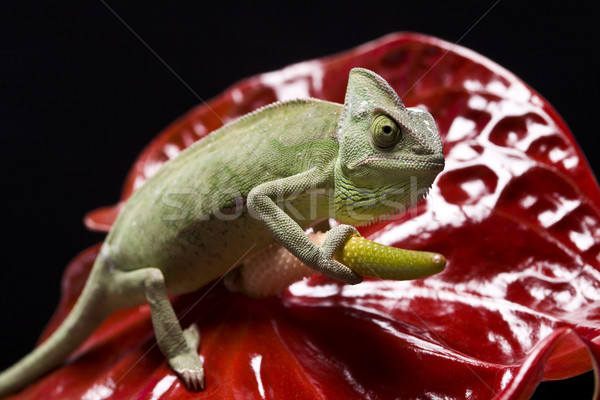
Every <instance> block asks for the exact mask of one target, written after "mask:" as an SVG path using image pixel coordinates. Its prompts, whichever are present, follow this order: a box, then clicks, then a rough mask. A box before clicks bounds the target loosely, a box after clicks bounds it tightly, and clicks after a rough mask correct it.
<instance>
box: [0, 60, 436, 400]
mask: <svg viewBox="0 0 600 400" xmlns="http://www.w3.org/2000/svg"><path fill="white" fill-rule="evenodd" d="M443 166H444V158H443V153H442V145H441V141H440V137H439V134H438V132H437V128H436V126H435V123H434V121H433V119H432V117H431V115H429V114H428V113H427V112H426V111H424V110H420V109H410V108H409V109H407V108H405V107H404V105H403V104H402V102H401V101H400V99H399V98H398V96H397V94H396V93H395V92H394V91H393V89H391V87H390V86H389V85H388V84H387V82H385V81H384V80H383V79H382V78H381V77H379V76H378V75H376V74H374V73H372V72H371V71H368V70H364V69H354V70H352V71H351V73H350V77H349V82H348V90H347V92H346V99H345V102H344V105H343V106H342V105H340V104H334V103H330V102H325V101H320V100H315V99H307V100H297V101H289V102H283V103H275V104H274V105H271V106H267V107H265V108H263V109H260V110H258V111H256V112H253V113H251V114H249V115H247V116H245V117H242V118H241V119H239V120H238V121H235V122H233V123H230V124H228V125H226V126H224V127H223V128H221V129H219V130H218V131H216V132H214V133H212V134H211V135H209V136H208V137H206V138H205V139H202V140H200V141H199V142H198V143H196V144H194V145H192V146H191V147H190V148H188V149H187V150H185V151H184V152H182V153H181V154H180V155H179V156H177V157H176V158H175V159H173V160H171V161H169V162H167V163H166V164H165V165H164V166H162V167H161V169H160V170H159V171H158V172H157V173H156V174H155V175H154V176H153V177H152V178H150V179H149V180H148V181H146V183H145V184H144V185H143V186H142V187H141V188H139V189H138V190H137V191H136V192H135V193H134V194H133V195H132V196H131V198H130V199H129V200H128V202H127V205H126V206H125V208H124V209H123V210H122V211H121V213H120V214H119V216H118V218H117V220H116V221H115V224H114V225H113V227H112V229H111V231H110V233H109V234H108V237H107V239H106V241H105V243H104V245H103V246H102V249H101V251H100V254H99V256H98V258H97V260H96V262H95V263H94V266H93V269H92V272H91V274H90V278H89V279H88V282H87V284H86V286H85V288H84V290H83V292H82V294H81V296H80V298H79V299H78V301H77V303H76V305H75V307H74V309H73V311H72V312H71V313H70V314H69V316H68V317H67V319H66V320H65V321H64V322H63V324H62V325H61V326H60V327H59V328H58V329H57V330H56V332H54V334H53V335H52V336H51V337H50V338H49V339H48V340H47V341H45V342H44V343H43V344H42V345H40V346H39V347H38V348H37V349H35V350H34V351H33V352H32V353H30V354H28V355H27V356H25V357H24V358H23V359H22V360H21V361H19V362H18V363H17V364H15V365H13V366H12V367H10V368H9V369H7V370H6V371H4V372H3V373H2V374H0V396H4V395H6V394H8V393H12V392H14V391H16V390H19V389H20V388H22V387H24V386H25V385H27V384H28V383H29V382H32V381H34V380H35V379H37V378H38V377H39V376H41V375H43V374H45V373H46V372H48V371H49V370H51V369H52V368H54V367H56V366H57V365H59V364H60V363H62V362H63V361H64V360H65V359H66V358H67V356H68V355H69V354H70V353H71V352H72V351H73V350H74V349H75V348H76V347H77V346H78V345H79V344H81V343H82V342H83V341H84V340H85V339H86V338H87V336H89V335H90V334H91V333H92V332H93V331H94V329H95V328H96V327H97V326H98V325H99V324H100V323H101V322H102V320H103V319H104V318H106V317H107V316H108V315H109V314H110V313H112V312H113V311H114V310H116V309H118V308H124V307H129V306H133V305H137V304H141V303H143V302H148V303H149V305H150V310H151V313H152V323H153V326H154V331H155V333H156V337H157V342H158V346H159V348H160V349H161V351H162V352H163V354H164V355H165V356H166V357H167V359H168V361H169V365H170V366H171V367H172V368H173V370H174V372H175V373H176V374H177V375H178V376H179V377H180V378H181V379H182V380H183V381H184V383H185V385H186V386H187V387H188V388H189V389H191V390H198V389H201V388H202V387H204V371H203V367H202V364H201V362H200V358H199V357H198V349H197V346H198V345H199V339H198V340H192V339H193V338H195V337H198V335H196V333H195V332H196V328H195V327H194V326H192V327H190V328H188V329H187V330H185V331H184V330H183V329H182V328H181V326H180V325H179V322H178V320H177V317H176V315H175V312H174V311H173V308H172V306H171V304H170V303H169V300H168V297H167V295H168V294H180V293H187V292H190V291H194V290H196V289H198V288H200V287H202V286H203V285H205V284H206V283H208V282H210V281H212V280H214V279H215V278H218V277H219V276H221V275H223V274H224V273H225V272H227V271H228V270H229V269H231V268H232V267H234V266H236V265H237V264H240V263H241V262H242V261H243V260H244V259H245V258H247V257H248V256H250V255H252V254H255V253H256V252H258V251H260V250H261V249H264V248H265V247H267V246H268V245H269V244H271V243H273V242H275V241H277V242H279V243H280V244H281V245H283V246H284V247H285V248H286V249H287V250H289V251H290V252H291V253H292V254H293V255H294V256H296V257H297V258H298V259H300V260H301V261H302V262H303V263H304V264H306V265H307V266H309V267H311V268H312V269H314V270H315V271H319V272H322V273H324V274H326V275H328V276H331V277H333V278H335V279H338V280H340V281H343V282H346V283H350V284H355V283H358V282H360V281H361V280H362V277H361V276H360V275H359V274H357V273H356V272H354V271H352V270H351V269H350V268H348V267H347V266H345V265H343V264H341V263H340V262H338V261H336V260H334V258H333V257H334V254H335V252H336V251H337V250H338V248H339V247H340V246H341V245H342V244H343V243H345V242H346V240H347V239H348V238H349V237H350V236H351V235H353V234H354V233H355V232H356V230H355V229H354V228H353V227H352V226H350V225H340V226H338V227H336V228H335V229H332V230H331V231H330V232H329V233H328V235H327V237H326V238H325V242H324V243H323V245H322V246H317V245H315V244H313V243H312V242H311V241H310V240H308V239H307V237H306V235H305V234H304V229H305V228H307V227H308V226H310V225H312V224H313V223H315V222H317V221H319V220H322V219H324V218H329V217H332V218H335V219H337V220H339V221H340V222H342V223H343V224H352V225H358V224H364V223H369V222H372V221H374V220H377V219H379V218H382V217H386V216H387V215H393V214H396V213H398V212H400V211H402V210H403V209H404V208H406V207H407V206H410V205H412V204H414V203H416V202H417V201H418V200H419V199H420V198H421V197H423V196H424V194H425V192H426V190H427V189H428V188H429V187H430V185H431V184H432V182H433V180H434V179H435V177H436V176H437V174H438V173H439V172H440V171H441V170H442V169H443ZM282 202H283V203H284V204H283V205H284V207H283V209H282V208H280V207H278V205H277V203H282Z"/></svg>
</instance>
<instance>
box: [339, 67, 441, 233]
mask: <svg viewBox="0 0 600 400" xmlns="http://www.w3.org/2000/svg"><path fill="white" fill-rule="evenodd" d="M336 134H337V138H338V141H339V146H340V150H339V156H338V159H337V162H336V167H335V217H336V219H338V220H339V221H340V222H342V223H348V224H352V225H361V224H366V223H370V222H372V221H375V220H378V219H382V218H386V217H388V216H393V215H396V214H398V213H401V212H403V211H404V210H405V209H406V208H407V207H412V206H414V205H415V204H416V203H417V202H418V201H419V200H421V199H422V198H423V197H424V196H425V195H426V194H427V191H428V190H429V188H430V187H431V185H432V183H433V181H434V179H435V177H436V176H437V175H438V174H439V173H440V172H441V171H442V170H443V168H444V154H443V150H442V141H441V139H440V135H439V132H438V129H437V126H436V124H435V121H434V120H433V117H432V116H431V114H429V113H428V112H427V111H425V110H424V109H421V108H406V107H405V106H404V104H402V101H401V100H400V97H399V96H398V95H397V94H396V92H395V91H394V89H392V88H391V86H390V85H389V84H388V83H387V82H386V81H385V80H384V79H383V78H382V77H380V76H379V75H377V74H375V73H374V72H372V71H369V70H367V69H362V68H355V69H353V70H352V71H350V77H349V80H348V89H347V91H346V99H345V102H344V108H343V111H342V114H341V116H340V120H339V123H338V126H337V132H336Z"/></svg>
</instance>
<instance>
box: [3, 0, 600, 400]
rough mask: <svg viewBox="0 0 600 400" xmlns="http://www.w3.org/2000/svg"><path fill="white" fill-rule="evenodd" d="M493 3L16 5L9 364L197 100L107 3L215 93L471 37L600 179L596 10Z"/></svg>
mask: <svg viewBox="0 0 600 400" xmlns="http://www.w3.org/2000/svg"><path fill="white" fill-rule="evenodd" d="M494 3H495V1H487V0H486V1H466V2H458V3H453V2H440V3H437V2H431V1H428V2H423V1H420V2H407V1H394V2H390V3H384V2H366V1H365V2H362V4H361V3H350V2H346V3H339V4H335V5H334V4H328V3H325V2H323V1H322V2H317V3H303V4H302V5H292V4H286V5H283V4H284V3H279V4H271V5H264V6H262V5H257V4H248V3H246V4H244V5H240V4H236V5H233V4H226V3H225V2H215V3H214V4H212V5H210V6H206V5H204V6H203V5H200V4H199V2H194V3H190V4H173V3H168V4H167V3H166V2H165V3H154V2H147V1H144V2H141V1H128V2H117V1H113V0H107V2H106V3H103V2H101V1H91V2H85V4H83V3H73V4H68V3H64V2H60V3H58V4H51V3H50V2H40V3H34V4H19V5H11V4H6V3H3V4H2V5H1V6H0V18H1V25H0V46H1V48H0V51H1V55H2V61H1V62H0V72H1V74H0V85H1V86H0V88H1V89H0V93H1V98H0V101H1V108H0V110H1V111H0V112H1V114H0V134H1V135H2V146H3V148H4V151H3V154H4V156H3V157H2V170H1V171H2V173H1V176H2V179H1V182H2V216H3V219H2V221H3V224H2V230H3V232H4V234H3V244H2V248H3V255H4V257H3V261H1V263H2V265H3V266H2V268H1V269H0V274H1V275H0V310H1V318H2V319H1V322H0V325H1V326H2V329H0V369H2V368H3V367H6V366H8V365H9V364H11V363H12V362H14V361H16V360H17V359H18V358H19V357H20V356H22V355H23V354H25V353H26V352H27V351H28V350H29V349H30V348H31V347H32V346H33V345H34V343H35V340H36V338H37V336H38V335H39V333H40V331H41V330H42V328H43V326H44V325H45V323H46V322H47V320H48V319H49V317H50V315H51V313H52V311H53V310H54V308H55V306H56V304H57V302H58V296H59V282H60V276H61V272H62V270H63V268H64V267H65V265H66V264H67V263H68V261H69V260H70V259H71V258H72V257H74V256H75V255H76V254H77V253H78V252H79V251H81V250H83V249H84V248H86V247H88V246H90V245H92V244H94V243H96V242H99V241H101V240H102V238H103V235H100V234H97V233H91V232H88V231H86V230H85V229H84V227H83V225H82V217H83V215H84V213H85V212H86V211H88V210H91V209H93V208H95V207H98V206H103V205H109V204H113V203H115V202H116V201H117V200H118V198H119V194H120V188H121V184H122V182H123V180H124V178H125V174H126V172H127V171H128V169H129V167H130V165H131V163H132V162H133V161H134V159H135V157H136V156H137V154H138V153H139V152H140V150H141V149H142V147H143V146H144V145H145V144H146V143H148V141H149V140H150V139H151V138H152V137H153V136H154V135H155V134H156V133H158V132H159V131H160V130H161V129H162V128H164V127H165V126H166V125H167V124H169V123H170V122H171V121H173V120H174V119H175V118H177V117H178V116H180V115H181V114H183V113H184V112H185V111H187V110H189V109H190V108H192V107H193V106H194V105H196V104H197V103H198V102H199V101H198V99H197V98H196V96H195V95H194V94H193V93H192V92H191V91H190V90H189V89H188V88H187V87H186V86H185V85H184V84H182V83H181V82H180V81H179V80H178V79H177V78H176V77H175V76H174V74H173V73H172V72H170V71H169V69H168V68H167V67H165V65H164V64H163V63H161V61H159V60H158V58H157V57H156V56H155V55H154V54H153V53H152V52H151V51H150V50H148V48H146V47H145V46H144V44H142V42H141V41H140V40H139V39H138V38H136V36H135V35H134V34H133V33H132V32H131V31H130V30H128V28H127V27H126V26H125V25H124V23H123V22H122V21H121V20H120V19H119V18H117V17H116V16H115V15H114V14H113V12H111V11H110V9H109V8H108V7H107V5H106V4H108V6H110V8H112V9H113V10H114V12H115V13H116V14H118V15H119V17H120V18H121V19H122V20H123V21H124V22H125V23H127V24H128V25H129V26H130V27H131V28H132V29H133V30H134V31H135V32H136V33H137V34H138V35H139V36H140V37H141V38H142V39H143V40H144V41H145V42H146V43H147V44H148V45H149V46H150V47H151V48H152V49H153V50H154V51H155V52H156V54H158V55H159V56H160V57H161V58H162V59H163V60H164V61H165V62H166V63H167V64H168V65H169V66H170V67H171V68H172V69H173V70H174V71H175V72H176V73H177V74H178V75H179V76H180V77H181V78H182V79H183V80H184V81H185V82H186V83H187V85H189V87H191V88H192V89H193V90H194V91H195V92H196V93H198V94H199V95H200V97H202V98H203V99H205V100H207V99H210V98H211V97H213V96H215V95H217V94H219V93H220V92H221V91H222V90H223V89H224V88H226V87H228V86H230V85H231V84H233V83H235V82H236V81H238V80H240V79H242V78H245V77H248V76H251V75H254V74H257V73H261V72H266V71H270V70H273V69H278V68H281V67H284V66H286V65H288V64H290V63H294V62H298V61H303V60H307V59H312V58H316V57H321V56H324V55H329V54H332V53H336V52H340V51H343V50H346V49H349V48H351V47H354V46H356V45H359V44H362V43H364V42H366V41H370V40H373V39H376V38H379V37H381V36H383V35H385V34H387V33H390V32H395V31H416V32H421V33H426V34H430V35H434V36H438V37H441V38H443V39H445V40H448V41H451V42H456V41H458V40H459V39H461V38H462V39H461V40H460V44H461V45H463V46H465V47H468V48H471V49H473V50H475V51H477V52H479V53H481V54H483V55H484V56H487V57H488V58H490V59H492V60H493V61H495V62H497V63H498V64H500V65H502V66H503V67H505V68H507V69H508V70H510V71H512V72H513V73H515V74H516V75H517V76H519V77H520V78H522V79H523V80H524V81H525V82H526V83H528V84H529V85H531V86H532V87H533V88H534V89H536V90H537V91H538V92H539V93H540V94H541V95H542V96H544V97H545V98H546V99H548V100H549V101H550V103H551V104H552V105H553V106H554V107H555V108H556V109H557V110H558V112H559V113H560V114H561V115H562V116H563V118H564V119H565V121H566V122H567V124H568V125H569V126H570V128H571V129H572V131H573V133H574V134H575V136H576V137H577V139H578V141H579V143H580V145H581V147H582V148H583V150H584V152H585V153H586V155H587V157H588V159H590V161H592V162H593V167H594V169H595V171H596V173H598V171H599V170H600V169H599V164H598V161H597V160H596V159H594V158H593V157H594V155H595V154H594V149H596V148H597V146H596V138H595V136H597V135H598V132H597V122H596V121H597V116H598V112H597V110H596V106H597V101H596V100H595V96H596V93H597V88H598V86H597V78H596V73H597V71H598V68H597V62H595V61H592V60H593V58H594V56H595V55H596V54H594V53H596V52H597V49H598V45H597V42H596V41H592V39H591V36H592V33H593V32H597V26H595V24H596V23H597V22H596V19H597V18H596V17H597V14H596V9H595V6H594V5H592V2H585V3H584V2H577V1H572V0H571V1H520V2H514V1H509V0H504V1H499V2H498V3H497V4H496V5H495V6H494V7H493V8H492V9H491V10H490V7H492V6H493V5H494ZM192 4H193V5H192ZM487 11H489V12H488V13H487V14H486V15H485V16H483V15H484V14H485V13H486V12H487ZM482 16H483V18H482ZM463 36H464V37H463ZM592 99H594V100H592ZM591 388H592V374H591V373H588V374H586V375H584V376H583V377H578V378H574V379H571V380H568V381H565V382H559V383H544V384H542V385H541V386H540V388H538V392H537V393H536V398H544V397H545V396H548V395H551V394H556V390H557V389H565V390H567V391H568V392H569V393H571V395H572V396H574V397H571V398H578V396H575V394H576V393H578V394H583V395H584V396H583V398H590V397H591V393H592V389H591ZM537 396H539V397H537Z"/></svg>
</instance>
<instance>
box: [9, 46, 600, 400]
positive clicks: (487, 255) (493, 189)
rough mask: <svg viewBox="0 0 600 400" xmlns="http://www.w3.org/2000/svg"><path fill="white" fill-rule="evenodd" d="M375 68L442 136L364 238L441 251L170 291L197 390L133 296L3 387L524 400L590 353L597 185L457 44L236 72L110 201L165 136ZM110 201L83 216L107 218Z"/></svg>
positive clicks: (564, 131)
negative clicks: (420, 198)
mask: <svg viewBox="0 0 600 400" xmlns="http://www.w3.org/2000/svg"><path fill="white" fill-rule="evenodd" d="M359 66H360V67H365V68H369V69H372V70H374V71H376V72H377V73H379V74H380V75H382V76H383V77H384V78H385V79H386V80H387V81H388V82H390V84H391V85H392V86H393V87H394V88H395V90H396V91H397V92H398V93H399V95H400V96H401V97H402V99H403V100H404V102H405V104H406V105H407V106H416V105H421V106H424V107H426V108H427V109H428V110H429V111H430V112H431V113H432V114H433V116H434V117H435V119H436V121H437V123H438V125H439V128H440V131H441V133H442V136H443V141H444V146H445V147H444V150H445V153H446V156H447V167H446V170H445V171H444V172H443V173H442V174H441V176H440V177H439V179H438V180H437V181H436V184H435V185H434V187H433V189H432V191H431V194H430V196H429V198H428V199H427V201H426V202H424V203H423V204H421V205H420V206H419V208H418V209H416V210H414V211H413V212H411V213H409V214H408V215H406V216H404V217H402V218H400V219H398V220H395V221H391V222H387V223H383V224H377V225H371V226H368V227H366V228H364V229H362V234H363V235H365V236H367V237H369V238H370V239H373V240H376V241H379V242H382V243H384V244H388V245H393V246H398V247H404V248H411V249H417V250H429V251H436V252H440V253H443V254H444V255H445V256H446V258H447V260H448V265H447V267H446V270H445V271H444V272H442V273H440V274H438V275H436V276H433V277H430V278H427V279H421V280H417V281H411V282H393V281H377V280H371V279H367V280H366V281H365V282H363V283H361V284H359V285H356V286H346V285H342V284H339V283H337V282H335V281H333V280H331V279H328V278H325V277H319V276H314V277H312V278H311V279H308V280H305V281H302V282H298V283H295V284H293V285H292V286H291V287H290V288H289V289H288V290H286V291H284V292H283V293H281V294H280V295H279V296H277V297H272V298H268V299H251V298H248V297H244V296H242V295H239V294H231V293H228V292H227V291H226V290H225V289H224V287H223V286H222V285H221V284H220V283H216V284H215V285H214V286H211V287H207V288H204V289H202V290H200V291H199V292H196V293H192V294H189V295H186V296H181V297H178V298H176V299H174V304H175V306H176V309H177V310H178V312H179V313H180V315H181V316H182V324H183V325H184V326H187V325H189V324H190V323H191V322H196V323H197V324H198V325H199V327H200V329H201V332H202V345H201V356H202V358H203V360H204V363H205V369H206V373H207V377H206V385H207V386H206V390H205V391H203V392H200V393H191V392H188V391H186V390H185V388H184V387H183V386H182V385H181V383H180V382H179V381H178V380H177V379H176V378H175V376H174V375H173V373H172V372H171V370H170V369H169V368H168V366H167V364H166V361H165V359H164V358H163V357H162V355H161V354H160V352H159V350H158V348H157V347H156V346H155V341H154V338H153V333H152V328H151V324H150V320H149V310H148V308H147V306H140V307H138V308H136V309H133V310H124V311H121V312H118V313H116V314H115V315H113V316H112V317H111V318H110V319H109V320H108V321H106V322H105V323H104V324H103V325H102V327H101V328H100V329H98V331H97V332H96V333H95V334H94V335H93V336H92V337H91V338H90V339H89V340H88V341H87V342H86V343H85V344H84V345H83V346H82V347H81V348H80V349H79V350H78V351H77V353H76V354H75V355H74V356H73V357H72V359H71V362H70V363H69V364H67V365H66V366H64V367H62V368H60V369H58V370H56V371H54V372H52V373H51V374H49V375H48V376H46V377H45V378H43V379H41V380H40V381H39V382H37V383H35V384H33V385H31V386H30V387H29V388H27V389H26V390H24V391H23V392H21V393H20V394H18V395H16V396H14V398H15V399H32V398H37V397H36V396H38V395H40V394H41V393H44V397H43V398H56V399H80V398H82V399H104V398H111V399H119V398H122V399H131V398H145V399H188V398H189V399H192V398H193V399H201V398H212V399H223V398H244V399H248V398H250V399H254V398H256V399H259V398H268V399H287V398H302V399H311V398H318V399H336V398H339V399H353V398H356V399H364V398H381V399H386V398H457V399H458V398H460V399H462V398H470V399H489V398H496V399H522V398H528V397H529V396H531V394H532V393H533V391H534V390H535V387H536V385H537V384H538V383H539V382H540V380H541V379H564V378H568V377H572V376H574V375H577V374H581V373H583V372H585V371H587V370H589V369H591V368H592V367H593V366H595V368H596V371H597V370H598V363H599V360H600V240H598V239H599V238H600V212H599V207H600V191H599V189H598V185H597V182H596V181H595V179H594V177H593V175H592V173H591V172H590V169H589V167H588V166H587V165H586V162H585V160H584V158H583V156H582V153H581V151H580V150H579V148H578V146H577V144H576V143H575V141H574V138H573V136H572V134H571V133H570V132H569V130H568V128H567V127H566V125H565V124H564V122H563V121H562V120H561V119H560V117H559V116H558V114H557V113H556V112H555V111H554V110H553V109H552V107H551V106H550V105H549V104H548V103H547V102H546V101H545V100H544V99H543V98H542V97H540V95H538V94H537V93H535V92H534V91H533V90H532V89H530V88H529V87H528V86H526V85H525V84H523V83H522V82H521V81H520V80H518V79H517V78H516V77H515V76H513V75H512V74H511V73H509V72H508V71H506V70H504V69H502V68H501V67H499V66H497V65H495V64H493V63H492V62H490V61H489V60H487V59H485V58H483V57H481V56H479V55H477V54H475V53H473V52H471V51H469V50H466V49H464V48H461V47H459V46H453V45H450V44H449V43H446V42H443V41H441V40H438V39H435V38H431V37H426V36H422V35H416V34H395V35H391V36H387V37H384V38H382V39H380V40H378V41H376V42H372V43H368V44H366V45H363V46H361V47H359V48H357V49H354V50H351V51H348V52H346V53H342V54H339V55H335V56H332V57H327V58H324V59H321V60H315V61H309V62H304V63H300V64H296V65H292V66H290V67H287V68H285V69H283V70H281V71H277V72H272V73H267V74H263V75H260V76H257V77H253V78H250V79H248V80H245V81H243V82H240V83H238V84H237V85H235V86H233V87H232V88H230V89H228V90H227V91H226V92H225V93H223V94H222V95H221V96H220V97H218V98H216V99H214V100H212V101H211V102H209V103H208V104H207V105H201V106H198V107H197V108H195V109H193V110H191V111H190V112H188V113H187V114H186V115H184V116H183V117H182V118H181V119H179V120H178V121H175V122H174V123H173V124H172V125H170V126H169V127H168V128H167V129H166V130H165V131H164V132H162V133H161V134H160V135H159V136H158V137H157V138H156V139H154V141H152V142H151V143H150V144H149V146H148V147H147V148H146V149H145V150H144V151H143V152H142V154H141V155H140V157H139V158H138V160H137V162H136V163H135V165H134V167H133V169H132V170H131V172H130V174H129V176H128V178H127V181H126V183H125V187H124V190H123V199H122V202H121V204H123V202H125V201H126V199H127V197H128V196H129V195H130V194H131V193H132V191H133V190H135V188H137V187H139V185H141V184H142V183H143V181H144V180H145V179H146V178H147V177H148V176H150V175H151V174H152V173H154V172H155V171H156V170H157V168H159V167H160V165H161V164H162V163H163V162H165V161H166V160H168V159H170V158H172V157H174V156H175V155H176V154H177V153H178V152H179V151H181V149H183V148H185V147H187V146H189V145H190V144H191V143H193V142H194V141H196V140H198V139H199V138H201V137H203V136H204V135H206V134H208V133H209V132H210V131H212V130H214V129H216V128H218V127H219V126H221V125H222V124H223V123H225V122H227V121H230V120H232V119H234V118H236V117H238V116H240V115H242V114H244V113H247V112H249V111H251V110H253V109H256V108H257V107H259V106H262V105H265V104H268V103H271V102H273V101H275V100H281V99H288V98H291V97H305V96H312V97H318V98H322V99H327V100H332V101H337V102H343V96H344V92H345V87H346V82H347V77H348V72H349V70H350V69H351V68H353V67H359ZM119 207H120V206H119V205H117V206H115V207H109V208H104V209H100V210H96V211H94V212H92V213H90V214H89V215H88V216H87V218H86V224H87V226H88V227H90V228H91V229H97V230H107V229H109V227H110V225H111V223H112V221H113V220H114V218H115V216H116V214H117V212H118V209H119ZM97 250H98V247H97V246H96V247H93V248H90V249H88V250H86V251H84V252H83V253H81V254H80V255H79V256H77V257H76V258H75V260H74V261H73V262H72V263H71V265H70V266H69V267H68V269H67V272H66V274H65V278H64V286H63V298H62V302H61V304H60V306H59V309H58V310H57V312H56V315H55V316H54V318H53V320H52V321H51V323H50V325H49V327H48V329H47V331H46V332H45V336H47V335H48V334H49V332H51V331H52V330H53V329H54V328H55V327H56V326H57V324H59V323H60V321H61V320H62V319H63V318H64V317H65V315H66V313H67V312H68V310H69V309H70V307H71V306H72V305H73V302H74V300H75V298H76V297H77V295H78V292H79V291H80V290H81V288H82V286H83V283H84V281H85V279H86V274H87V273H88V271H89V268H90V266H91V264H92V262H93V259H94V257H95V255H96V252H97Z"/></svg>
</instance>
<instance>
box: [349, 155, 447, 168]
mask: <svg viewBox="0 0 600 400" xmlns="http://www.w3.org/2000/svg"><path fill="white" fill-rule="evenodd" d="M378 161H397V162H399V163H403V164H406V166H407V167H408V168H409V169H415V170H428V171H429V170H431V171H442V170H443V169H444V165H445V162H444V158H443V157H442V158H440V159H434V160H427V159H422V158H418V157H393V156H385V155H377V156H369V157H366V158H365V159H363V160H361V161H359V162H357V163H356V164H354V165H353V166H352V168H356V167H359V166H361V165H364V164H368V163H376V162H378Z"/></svg>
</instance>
